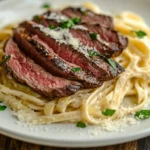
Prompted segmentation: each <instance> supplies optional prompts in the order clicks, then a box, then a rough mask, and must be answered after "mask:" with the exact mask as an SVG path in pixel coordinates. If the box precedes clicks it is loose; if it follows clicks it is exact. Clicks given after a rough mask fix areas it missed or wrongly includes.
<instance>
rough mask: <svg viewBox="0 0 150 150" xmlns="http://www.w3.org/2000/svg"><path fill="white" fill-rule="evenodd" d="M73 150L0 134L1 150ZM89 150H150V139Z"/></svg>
mask: <svg viewBox="0 0 150 150" xmlns="http://www.w3.org/2000/svg"><path fill="white" fill-rule="evenodd" d="M60 149H63V150H73V149H75V148H72V149H71V148H56V147H47V146H40V145H35V144H29V143H26V142H21V141H19V140H14V139H11V138H9V137H6V136H3V135H1V134H0V150H60ZM84 149H86V148H83V150H84ZM87 150H150V137H147V138H144V139H141V140H138V141H133V142H129V143H125V144H120V145H114V146H109V147H99V148H87Z"/></svg>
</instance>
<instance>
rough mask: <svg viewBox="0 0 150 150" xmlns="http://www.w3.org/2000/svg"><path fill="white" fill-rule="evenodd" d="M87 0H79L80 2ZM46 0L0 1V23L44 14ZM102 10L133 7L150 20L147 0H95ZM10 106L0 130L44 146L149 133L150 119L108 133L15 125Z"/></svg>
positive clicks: (101, 141) (83, 143) (1, 118)
mask: <svg viewBox="0 0 150 150" xmlns="http://www.w3.org/2000/svg"><path fill="white" fill-rule="evenodd" d="M84 1H87V0H80V3H82V2H84ZM42 2H43V1H40V0H33V1H29V0H7V1H2V2H0V22H1V23H0V26H1V27H2V26H4V25H6V24H8V23H10V22H12V21H15V20H21V19H24V18H29V17H30V16H31V15H33V14H36V13H41V12H42V11H43V10H42V9H41V7H40V6H41V5H42ZM93 2H95V3H97V4H98V5H99V6H100V7H101V8H102V9H103V10H106V11H110V12H111V11H112V12H115V13H117V12H120V11H123V10H131V11H134V12H137V13H139V14H140V15H142V16H143V17H144V18H145V19H146V20H147V22H148V21H149V22H148V23H149V24H150V20H149V9H150V1H148V0H101V1H98V0H93ZM73 3H76V4H79V1H78V2H77V1H72V0H65V1H64V0H63V1H61V0H57V1H53V2H52V4H53V6H55V7H56V6H57V7H59V6H60V5H65V4H73ZM16 121H17V119H16V118H14V117H13V116H12V114H11V112H10V110H9V109H7V110H6V111H4V112H0V133H2V134H4V135H7V136H10V137H13V138H16V139H20V140H23V141H27V142H31V143H37V144H42V145H50V146H59V147H93V146H106V145H112V144H119V143H123V142H128V141H131V140H136V139H139V138H142V137H145V136H148V135H150V126H149V124H150V120H145V121H142V122H141V123H140V124H138V125H132V126H129V127H127V128H126V129H125V131H124V132H105V131H102V130H100V128H99V127H96V126H95V127H94V126H88V127H87V128H85V129H80V128H77V127H75V125H73V124H52V125H47V126H36V127H35V128H34V129H35V130H36V131H31V130H32V128H27V127H24V126H22V125H18V124H16ZM93 129H95V130H97V131H98V134H97V135H95V136H90V134H89V133H90V132H92V131H93Z"/></svg>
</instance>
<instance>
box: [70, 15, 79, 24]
mask: <svg viewBox="0 0 150 150" xmlns="http://www.w3.org/2000/svg"><path fill="white" fill-rule="evenodd" d="M71 20H72V21H73V23H74V24H78V23H80V22H81V18H77V17H75V18H72V19H71Z"/></svg>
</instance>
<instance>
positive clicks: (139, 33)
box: [132, 30, 147, 39]
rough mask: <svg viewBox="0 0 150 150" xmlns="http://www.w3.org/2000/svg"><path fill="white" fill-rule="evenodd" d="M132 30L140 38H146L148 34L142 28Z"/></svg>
mask: <svg viewBox="0 0 150 150" xmlns="http://www.w3.org/2000/svg"><path fill="white" fill-rule="evenodd" d="M132 32H134V33H135V34H136V35H137V37H138V38H140V39H142V38H144V37H145V36H147V34H146V33H145V32H144V31H142V30H139V31H132Z"/></svg>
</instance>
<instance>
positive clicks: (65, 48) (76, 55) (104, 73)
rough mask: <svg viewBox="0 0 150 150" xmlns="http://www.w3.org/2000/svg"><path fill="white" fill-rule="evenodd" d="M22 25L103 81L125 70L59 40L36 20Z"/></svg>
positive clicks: (61, 55) (60, 54)
mask: <svg viewBox="0 0 150 150" xmlns="http://www.w3.org/2000/svg"><path fill="white" fill-rule="evenodd" d="M22 26H23V27H25V28H26V30H28V31H29V32H32V33H33V34H37V35H38V36H39V37H40V38H41V39H42V40H43V41H45V42H46V43H47V44H48V45H49V46H50V47H51V48H52V49H53V50H54V51H55V53H57V54H58V55H59V56H60V57H61V58H63V59H65V60H66V61H68V62H70V63H74V64H76V65H79V66H80V67H81V68H84V69H85V70H88V71H89V72H91V73H93V75H95V76H96V77H97V78H99V80H101V81H103V80H104V81H105V80H110V79H112V78H114V77H116V76H117V75H118V73H121V72H122V71H123V70H124V69H123V68H122V67H118V68H116V70H114V69H113V68H112V67H111V66H110V65H109V64H108V62H107V61H106V59H103V58H104V57H101V56H95V57H92V58H91V57H89V54H88V53H89V51H87V52H86V49H85V50H83V49H81V51H78V50H76V49H74V48H73V47H72V45H67V44H63V43H59V42H57V41H56V40H55V39H53V38H52V37H51V36H49V35H48V34H47V33H46V34H45V33H44V32H42V31H41V30H40V29H39V28H38V26H36V23H34V22H24V23H23V24H22ZM42 28H44V26H42ZM83 51H84V52H86V53H87V54H88V55H85V54H84V53H83ZM115 64H116V66H119V65H118V64H117V63H116V62H115Z"/></svg>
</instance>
